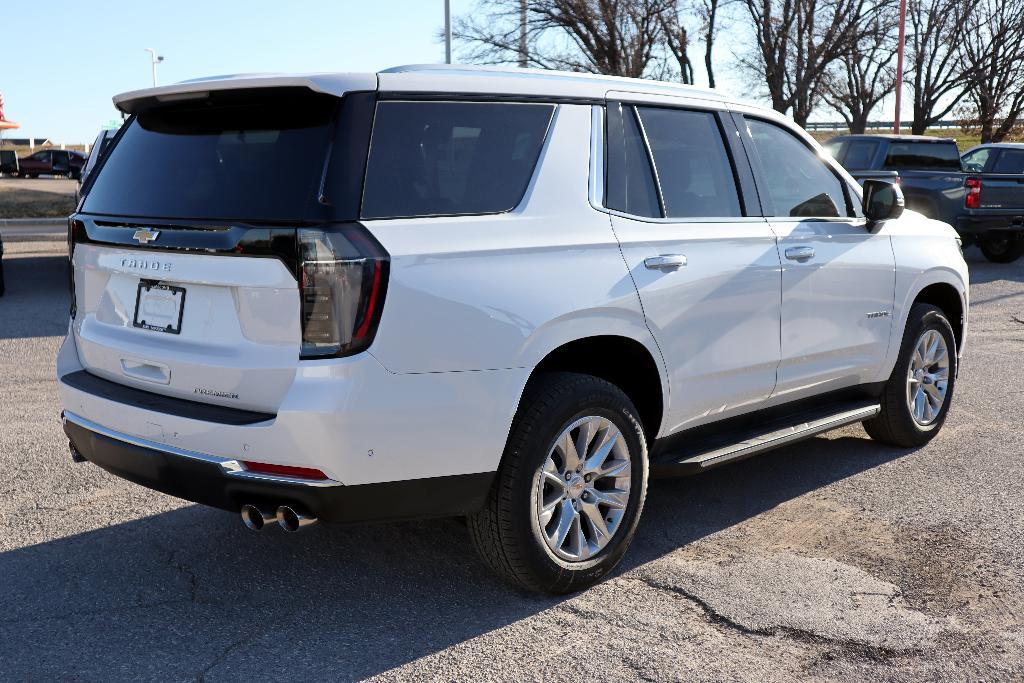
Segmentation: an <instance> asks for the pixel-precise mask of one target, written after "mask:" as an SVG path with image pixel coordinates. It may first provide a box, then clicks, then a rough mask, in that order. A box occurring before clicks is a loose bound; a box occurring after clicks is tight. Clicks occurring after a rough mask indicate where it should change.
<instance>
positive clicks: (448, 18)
mask: <svg viewBox="0 0 1024 683" xmlns="http://www.w3.org/2000/svg"><path fill="white" fill-rule="evenodd" d="M444 63H445V64H451V63H452V4H451V0H444Z"/></svg>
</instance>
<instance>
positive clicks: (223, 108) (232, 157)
mask: <svg viewBox="0 0 1024 683" xmlns="http://www.w3.org/2000/svg"><path fill="white" fill-rule="evenodd" d="M337 103H338V100H337V99H335V98H333V97H330V96H327V95H321V94H316V93H312V92H310V91H308V90H305V89H291V88H287V89H285V88H282V89H275V90H273V91H258V92H253V91H250V92H248V93H247V92H216V93H212V94H211V95H210V96H209V97H205V98H203V99H199V100H187V101H184V102H180V103H175V104H169V105H164V106H159V107H156V108H153V109H148V110H145V111H143V112H141V113H140V114H139V115H138V116H136V117H135V118H133V119H132V120H131V121H130V122H129V123H128V124H127V126H128V127H127V129H126V130H125V131H124V134H123V135H122V136H121V138H120V140H118V142H117V144H116V145H115V146H114V147H113V149H111V150H110V152H109V155H108V157H107V158H106V159H105V160H104V161H103V164H102V166H101V167H100V171H99V173H98V174H95V175H96V177H95V179H93V180H92V185H91V187H89V188H87V189H88V194H87V196H86V199H85V202H84V204H83V207H82V208H83V211H86V212H89V213H101V214H108V215H115V216H138V217H159V218H181V219H235V220H273V221H298V220H301V219H302V218H303V216H304V215H305V213H306V210H307V207H308V206H309V204H310V203H311V202H314V201H315V200H316V192H317V190H318V188H319V184H320V179H321V177H322V175H323V170H324V162H325V159H326V155H327V150H328V146H329V143H330V130H329V128H330V122H331V118H332V115H333V113H334V110H335V108H336V105H337Z"/></svg>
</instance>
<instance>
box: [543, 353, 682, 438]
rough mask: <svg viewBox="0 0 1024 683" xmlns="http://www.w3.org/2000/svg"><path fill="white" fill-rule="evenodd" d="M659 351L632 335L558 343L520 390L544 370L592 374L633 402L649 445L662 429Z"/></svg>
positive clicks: (662, 381) (663, 394)
mask: <svg viewBox="0 0 1024 683" xmlns="http://www.w3.org/2000/svg"><path fill="white" fill-rule="evenodd" d="M659 359H660V354H658V353H657V351H652V350H651V349H649V348H648V347H647V346H646V345H645V344H643V343H642V342H640V341H637V340H636V339H633V338H631V337H623V336H619V335H596V336H591V337H582V338H579V339H574V340H571V341H568V342H565V343H563V344H561V345H560V346H558V347H556V348H554V349H552V350H551V351H549V352H548V353H547V354H546V355H545V356H544V357H543V358H542V359H541V360H540V362H539V363H537V365H536V366H535V367H534V369H533V371H532V372H531V373H530V376H529V378H528V379H527V381H526V386H525V387H524V389H523V391H524V393H525V392H526V389H527V388H528V387H529V386H530V383H531V382H534V381H535V380H536V379H537V377H538V376H540V375H541V374H544V373H547V372H556V371H559V372H578V373H581V374H586V375H593V376H595V377H600V378H601V379H604V380H607V381H608V382H611V383H612V384H614V385H615V386H617V387H619V388H620V389H621V390H622V391H623V393H625V394H626V396H628V397H629V399H630V400H631V401H632V402H633V405H634V406H636V409H637V412H638V413H639V415H638V417H639V418H640V423H641V425H642V426H643V429H644V436H645V437H646V439H647V443H648V445H650V444H651V443H653V441H654V439H655V438H656V437H657V436H658V433H659V431H660V430H661V425H662V421H663V418H664V411H665V404H666V399H667V396H666V393H667V392H666V391H665V389H666V380H665V376H664V373H663V372H662V367H661V364H660V363H659V362H658V360H659Z"/></svg>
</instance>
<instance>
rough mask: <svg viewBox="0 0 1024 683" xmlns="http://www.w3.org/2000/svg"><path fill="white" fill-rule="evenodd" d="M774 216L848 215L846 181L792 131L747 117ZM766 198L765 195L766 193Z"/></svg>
mask: <svg viewBox="0 0 1024 683" xmlns="http://www.w3.org/2000/svg"><path fill="white" fill-rule="evenodd" d="M747 128H748V129H749V131H750V136H751V138H752V139H753V141H754V149H755V150H756V151H757V158H758V160H759V161H760V165H761V171H762V173H761V175H762V180H763V182H764V185H766V186H767V190H768V196H769V197H770V199H771V203H772V205H773V213H772V214H770V215H774V216H789V217H793V218H838V217H840V216H846V215H847V208H846V193H845V192H844V191H843V184H842V183H841V182H840V180H839V178H838V177H837V176H836V174H835V173H834V172H833V171H832V169H831V168H829V167H828V166H827V165H826V164H825V162H824V161H823V160H822V159H821V158H820V157H819V156H818V155H817V154H815V153H814V151H813V150H811V148H810V147H808V146H807V145H805V144H804V143H803V142H802V141H801V140H800V139H799V138H797V137H796V136H795V135H793V134H792V133H790V132H789V131H787V130H785V129H783V128H782V127H780V126H777V125H775V124H773V123H768V122H767V121H760V120H758V119H749V118H748V119H747ZM762 199H763V197H762Z"/></svg>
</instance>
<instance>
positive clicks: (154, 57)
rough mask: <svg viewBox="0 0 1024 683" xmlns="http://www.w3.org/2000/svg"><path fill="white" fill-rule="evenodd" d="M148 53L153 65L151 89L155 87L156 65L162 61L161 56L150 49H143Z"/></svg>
mask: <svg viewBox="0 0 1024 683" xmlns="http://www.w3.org/2000/svg"><path fill="white" fill-rule="evenodd" d="M144 49H145V50H146V52H148V53H149V58H150V61H151V62H152V63H153V87H154V88H155V87H156V65H157V64H159V63H160V62H162V61H164V58H163V55H158V54H157V53H156V50H154V49H153V48H151V47H147V48H144Z"/></svg>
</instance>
